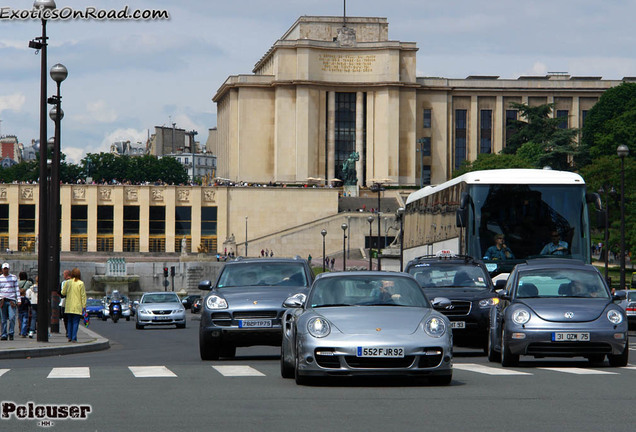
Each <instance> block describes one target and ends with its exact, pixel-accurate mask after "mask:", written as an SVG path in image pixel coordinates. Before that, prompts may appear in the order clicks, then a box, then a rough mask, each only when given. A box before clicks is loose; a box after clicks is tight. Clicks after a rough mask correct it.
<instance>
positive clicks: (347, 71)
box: [209, 16, 635, 186]
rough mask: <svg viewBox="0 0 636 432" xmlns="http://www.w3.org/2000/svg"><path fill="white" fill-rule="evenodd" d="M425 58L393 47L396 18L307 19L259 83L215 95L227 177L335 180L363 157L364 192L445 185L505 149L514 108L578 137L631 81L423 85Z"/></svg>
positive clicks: (256, 75) (250, 80)
mask: <svg viewBox="0 0 636 432" xmlns="http://www.w3.org/2000/svg"><path fill="white" fill-rule="evenodd" d="M417 50H418V48H417V47H416V43H415V42H400V41H392V40H390V39H389V29H388V22H387V19H386V18H360V17H357V18H356V17H353V18H350V17H347V18H346V23H344V25H343V18H342V17H314V16H303V17H300V18H299V19H298V20H297V21H296V22H295V23H294V24H293V25H292V26H291V28H290V29H289V30H288V31H287V32H286V33H285V34H283V36H282V37H281V38H280V39H279V40H278V41H277V42H276V43H274V45H273V46H272V47H271V48H270V49H269V50H268V51H267V52H266V53H265V55H264V56H263V57H262V58H261V59H260V60H258V62H257V63H256V65H255V66H254V69H253V71H252V74H248V75H233V76H230V77H229V78H228V79H227V80H226V81H225V82H224V83H223V85H222V86H221V87H220V88H219V89H218V91H217V93H216V94H215V95H214V97H213V100H214V101H215V102H216V103H217V112H218V114H217V130H215V131H211V133H212V132H213V133H214V135H215V136H214V137H213V139H211V140H210V141H209V142H212V143H213V148H211V149H210V150H212V151H213V152H214V154H216V155H217V157H218V170H217V175H218V176H219V177H222V178H227V179H229V180H232V181H245V182H256V183H268V182H270V181H271V182H283V183H298V182H304V181H305V180H306V179H307V178H308V177H314V178H320V179H323V180H324V179H326V181H329V180H332V179H334V178H338V179H340V178H341V175H342V172H341V170H342V163H343V161H344V160H346V159H347V158H348V157H349V155H350V154H351V153H352V152H354V151H355V152H357V153H358V154H359V156H360V158H359V161H358V162H357V164H356V173H357V179H358V185H359V186H366V185H369V184H370V183H371V182H370V180H372V179H390V180H391V181H392V182H393V183H394V184H399V185H405V186H407V185H408V186H414V185H420V184H422V183H423V184H429V183H439V182H442V181H445V180H447V179H449V178H451V177H452V171H453V170H454V169H456V168H457V167H459V164H460V163H461V161H462V160H464V159H469V160H474V159H475V158H476V157H477V155H478V154H479V153H484V152H485V153H491V152H499V151H500V150H501V149H502V148H503V146H504V143H505V140H506V124H507V122H508V121H509V120H510V119H511V118H518V113H517V111H515V110H514V109H513V108H511V107H510V102H519V103H527V104H530V105H539V104H545V103H554V104H555V109H554V112H553V115H554V116H557V117H562V118H563V126H564V127H570V128H580V127H581V126H582V125H583V122H584V120H585V115H586V113H587V111H588V110H589V109H590V108H591V107H592V106H593V105H594V103H595V102H596V101H597V100H598V98H599V97H600V95H601V94H602V93H603V92H604V91H605V90H606V89H608V88H610V87H613V86H616V85H618V84H620V83H621V82H622V81H608V80H602V79H601V78H600V77H571V76H569V75H568V74H566V73H550V74H549V75H547V76H532V77H520V78H518V79H499V78H498V77H496V76H469V77H467V78H466V79H449V78H430V77H417V76H416V66H417V65H416V52H417ZM419 69H420V70H426V65H419ZM624 80H635V79H634V78H631V79H630V78H625V79H624Z"/></svg>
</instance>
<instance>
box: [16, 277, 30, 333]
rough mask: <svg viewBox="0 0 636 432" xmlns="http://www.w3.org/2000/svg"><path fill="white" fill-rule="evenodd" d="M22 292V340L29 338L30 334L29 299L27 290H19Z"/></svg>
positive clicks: (20, 328)
mask: <svg viewBox="0 0 636 432" xmlns="http://www.w3.org/2000/svg"><path fill="white" fill-rule="evenodd" d="M19 290H20V305H19V306H18V326H19V333H20V337H21V338H25V337H27V333H28V332H29V309H30V304H29V299H27V297H26V290H25V289H24V288H19Z"/></svg>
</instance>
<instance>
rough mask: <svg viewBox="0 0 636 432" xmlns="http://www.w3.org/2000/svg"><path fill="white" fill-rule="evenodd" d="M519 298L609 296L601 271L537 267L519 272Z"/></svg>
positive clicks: (517, 291)
mask: <svg viewBox="0 0 636 432" xmlns="http://www.w3.org/2000/svg"><path fill="white" fill-rule="evenodd" d="M516 297H517V298H536V297H566V298H573V297H574V298H606V299H607V298H609V297H610V294H609V291H608V289H607V287H606V285H605V283H604V282H603V278H602V277H601V275H600V273H597V272H592V271H582V270H574V269H558V268H556V269H537V270H529V271H524V272H520V273H519V282H518V285H517V290H516Z"/></svg>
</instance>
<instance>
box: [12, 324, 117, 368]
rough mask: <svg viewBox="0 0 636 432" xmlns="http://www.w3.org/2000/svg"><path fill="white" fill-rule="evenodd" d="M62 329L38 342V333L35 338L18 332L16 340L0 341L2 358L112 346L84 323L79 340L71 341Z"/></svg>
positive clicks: (53, 353) (85, 350)
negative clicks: (21, 335) (25, 336)
mask: <svg viewBox="0 0 636 432" xmlns="http://www.w3.org/2000/svg"><path fill="white" fill-rule="evenodd" d="M62 327H63V326H62ZM60 330H61V332H60V333H51V334H50V335H49V341H48V342H38V340H37V338H36V335H33V339H30V338H28V337H27V338H23V337H20V336H19V335H17V334H16V335H15V336H14V340H6V341H0V359H1V360H6V359H21V358H31V357H47V356H56V355H64V354H77V353H83V352H91V351H101V350H105V349H108V348H110V344H109V341H108V339H105V338H103V337H101V336H100V335H98V334H97V333H95V332H94V331H91V330H90V329H88V328H86V327H84V326H83V325H80V327H79V329H78V331H77V342H69V341H68V339H67V338H66V334H65V333H64V329H63V328H62V329H60Z"/></svg>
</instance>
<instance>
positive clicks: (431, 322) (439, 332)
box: [424, 317, 446, 338]
mask: <svg viewBox="0 0 636 432" xmlns="http://www.w3.org/2000/svg"><path fill="white" fill-rule="evenodd" d="M424 331H426V334H427V335H429V336H431V337H434V338H438V337H442V336H444V333H446V323H445V322H444V320H443V319H441V318H437V317H433V318H429V319H428V320H427V321H426V324H424Z"/></svg>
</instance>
